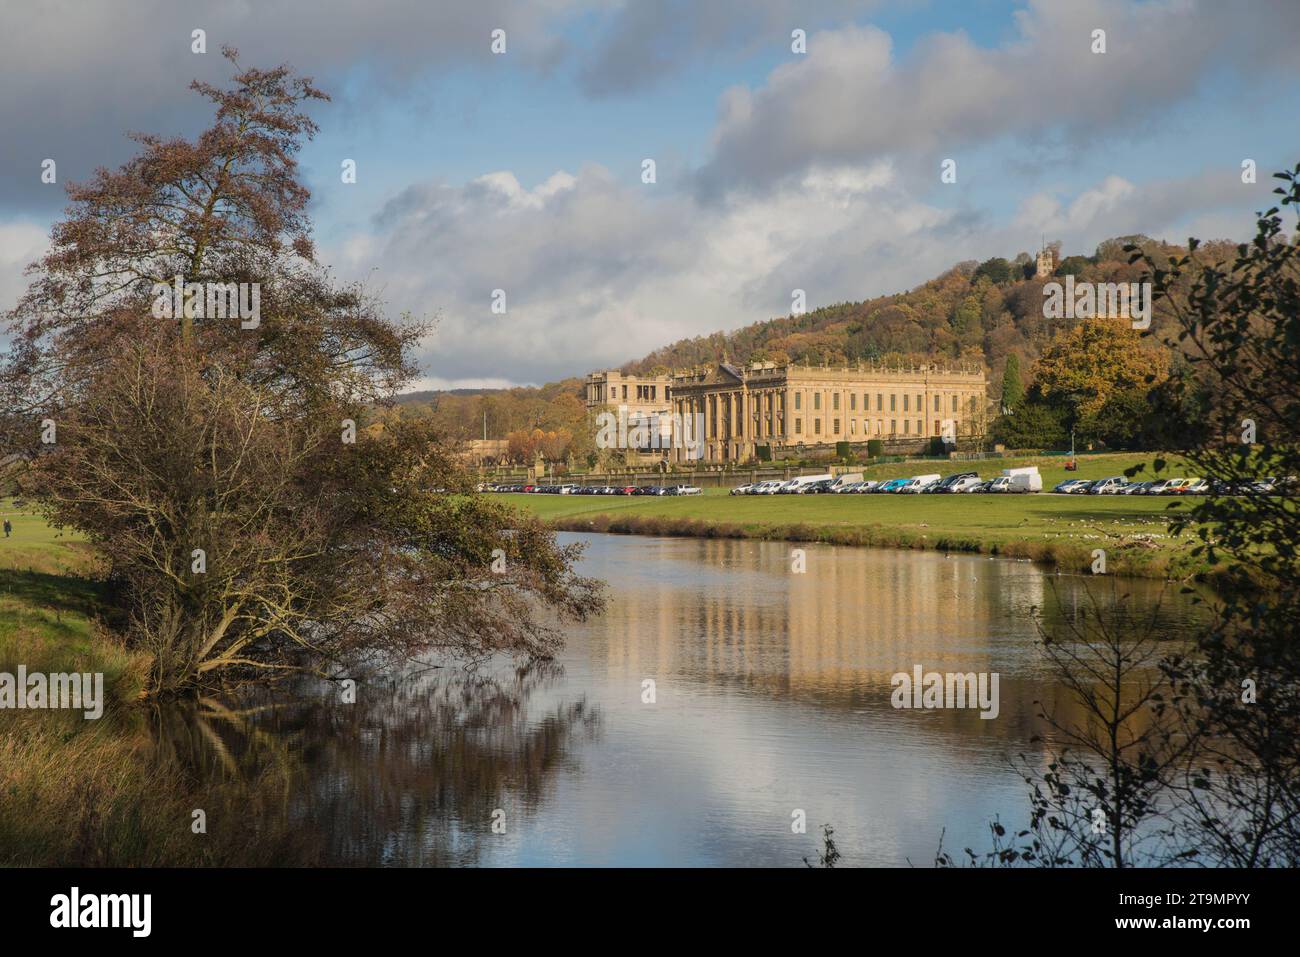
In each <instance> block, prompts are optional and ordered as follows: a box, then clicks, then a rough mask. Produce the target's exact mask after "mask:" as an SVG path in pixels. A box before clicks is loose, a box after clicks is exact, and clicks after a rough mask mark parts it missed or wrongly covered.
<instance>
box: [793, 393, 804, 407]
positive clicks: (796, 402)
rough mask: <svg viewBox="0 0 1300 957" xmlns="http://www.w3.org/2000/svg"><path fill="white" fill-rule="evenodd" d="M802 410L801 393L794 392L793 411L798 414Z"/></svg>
mask: <svg viewBox="0 0 1300 957" xmlns="http://www.w3.org/2000/svg"><path fill="white" fill-rule="evenodd" d="M802 408H803V393H802V392H796V393H795V394H794V410H795V411H796V412H798V411H799V410H800V409H802Z"/></svg>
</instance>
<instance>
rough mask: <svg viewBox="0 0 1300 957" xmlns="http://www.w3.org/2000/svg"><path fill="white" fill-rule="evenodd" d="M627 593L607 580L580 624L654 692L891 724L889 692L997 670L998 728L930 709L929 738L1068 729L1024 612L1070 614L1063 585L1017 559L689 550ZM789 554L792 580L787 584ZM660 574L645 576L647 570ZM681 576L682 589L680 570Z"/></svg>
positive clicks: (1070, 711)
mask: <svg viewBox="0 0 1300 957" xmlns="http://www.w3.org/2000/svg"><path fill="white" fill-rule="evenodd" d="M657 544H659V545H661V546H662V547H663V548H664V549H665V550H667V553H668V555H670V556H671V557H665V558H663V559H657V558H656V557H655V556H654V555H653V554H651V555H646V556H645V557H646V561H647V566H648V567H647V568H646V569H645V571H644V572H643V573H642V574H639V575H637V577H636V580H635V583H634V584H631V585H630V586H629V587H621V583H616V588H615V589H614V596H613V597H614V600H613V601H612V603H611V605H610V607H609V609H608V611H607V613H606V614H605V615H604V616H603V617H602V619H601V620H600V621H599V622H597V623H596V624H595V628H596V630H597V632H598V634H599V641H598V642H597V643H596V644H595V647H596V648H597V649H598V654H597V659H596V661H595V662H593V664H600V663H602V662H603V664H604V665H605V667H606V668H607V669H608V670H609V672H611V673H614V674H618V675H622V676H626V677H628V678H635V679H637V680H638V681H639V680H640V679H642V678H654V679H656V681H657V682H658V683H659V684H660V685H661V687H662V686H676V687H679V688H683V687H685V688H689V686H690V685H692V684H693V683H694V684H701V683H702V684H710V685H718V684H723V685H733V686H735V687H736V688H737V689H738V690H743V691H747V692H760V693H763V694H767V695H771V696H773V697H780V698H784V697H791V696H793V697H797V698H802V699H805V700H807V701H809V702H812V703H815V705H816V706H817V707H819V708H829V709H832V710H838V711H852V712H855V713H862V712H865V713H876V714H884V713H888V712H892V710H893V709H892V707H891V705H890V703H889V696H890V692H891V690H892V688H891V684H890V679H891V678H892V676H893V675H894V674H895V673H897V672H899V671H909V672H910V670H911V669H912V667H913V666H914V665H917V664H919V665H921V666H922V667H923V668H924V669H925V670H926V671H939V672H960V673H967V672H975V673H980V672H994V671H996V672H998V673H999V675H1000V695H1001V701H1002V707H1001V715H1000V718H999V719H998V720H995V721H981V720H980V719H979V718H978V717H977V715H976V712H975V711H973V710H965V711H955V710H947V711H939V712H934V713H929V714H927V715H925V716H924V717H923V718H922V720H926V721H928V722H930V723H929V724H927V725H926V727H927V728H930V729H932V730H935V731H942V732H945V733H954V734H959V735H963V736H964V735H968V734H970V733H979V734H992V735H995V736H998V737H1006V738H1008V739H1015V740H1019V741H1024V740H1026V739H1027V738H1028V737H1029V736H1030V735H1031V734H1033V733H1038V732H1040V731H1041V730H1042V726H1041V723H1040V721H1039V719H1038V713H1039V706H1038V705H1037V704H1036V702H1043V703H1045V704H1047V705H1049V706H1051V707H1055V708H1059V709H1060V712H1061V715H1062V716H1063V717H1067V718H1068V717H1072V716H1073V717H1081V716H1082V715H1081V712H1079V711H1078V708H1077V706H1076V705H1075V704H1074V702H1073V701H1072V700H1071V699H1070V698H1069V697H1068V696H1067V695H1065V694H1064V693H1063V692H1062V691H1061V689H1060V686H1059V684H1058V683H1057V681H1056V680H1055V678H1054V677H1053V675H1052V673H1051V671H1050V668H1049V667H1048V666H1047V663H1046V662H1045V661H1044V660H1043V658H1042V657H1041V655H1040V653H1039V652H1038V650H1037V648H1036V645H1035V642H1036V640H1037V628H1036V625H1035V623H1034V618H1033V611H1032V610H1033V609H1035V608H1037V609H1044V610H1045V613H1046V616H1047V620H1048V621H1049V622H1051V621H1053V620H1055V619H1056V618H1057V617H1059V614H1060V612H1061V611H1063V610H1065V609H1068V608H1069V607H1070V606H1071V605H1073V604H1074V603H1075V591H1077V590H1078V588H1079V587H1081V586H1080V585H1079V584H1078V583H1077V582H1070V581H1069V580H1065V581H1063V582H1061V594H1059V595H1058V594H1057V593H1056V591H1055V590H1054V589H1053V588H1052V587H1049V584H1048V582H1049V577H1050V576H1049V574H1048V573H1047V572H1045V571H1044V570H1043V569H1042V568H1040V567H1038V566H1035V565H1032V564H1029V563H1024V562H1009V561H1005V560H990V559H988V558H976V557H972V556H952V557H944V556H943V555H941V554H935V553H933V552H914V551H905V550H883V549H854V548H833V547H829V546H817V545H809V546H796V545H791V544H781V543H773V542H751V541H736V540H699V541H691V542H673V543H657ZM796 547H804V548H805V553H806V561H807V571H806V572H805V573H804V574H794V573H792V572H791V560H790V554H791V550H792V549H793V548H796ZM661 561H662V563H663V564H664V565H667V566H669V569H668V570H669V571H670V573H668V574H663V573H661V572H662V571H664V569H662V568H657V567H656V566H658V565H659V564H660V562H661ZM684 571H689V573H690V574H691V575H692V577H690V578H684V577H683V575H682V573H683V572H684Z"/></svg>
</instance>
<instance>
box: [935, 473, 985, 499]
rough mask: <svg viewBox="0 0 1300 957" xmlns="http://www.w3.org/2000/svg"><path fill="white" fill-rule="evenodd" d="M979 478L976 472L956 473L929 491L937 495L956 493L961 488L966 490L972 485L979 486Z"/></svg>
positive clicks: (937, 483)
mask: <svg viewBox="0 0 1300 957" xmlns="http://www.w3.org/2000/svg"><path fill="white" fill-rule="evenodd" d="M979 478H980V477H979V475H978V474H976V473H975V472H956V473H954V474H952V475H949V476H948V477H947V478H946V479H943V480H942V481H940V482H936V483H935V484H934V485H932V486H931V487H930V488H929V489H927V491H929V492H934V493H935V494H940V493H946V492H955V491H959V490H960V489H959V486H960V487H963V488H964V487H968V486H970V485H978V484H979Z"/></svg>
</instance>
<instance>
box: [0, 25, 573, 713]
mask: <svg viewBox="0 0 1300 957" xmlns="http://www.w3.org/2000/svg"><path fill="white" fill-rule="evenodd" d="M225 54H226V56H227V57H228V59H229V60H230V61H231V63H232V65H233V67H234V76H233V79H232V82H231V84H230V86H229V87H227V88H217V87H213V86H210V85H207V84H202V83H197V82H196V83H194V84H192V88H193V89H194V90H195V91H196V92H197V93H198V94H200V95H201V96H202V97H203V98H204V99H206V100H207V101H208V102H209V103H210V104H211V106H212V107H213V109H214V111H215V116H214V119H213V121H212V123H211V125H210V126H209V127H208V128H207V129H205V130H204V131H203V132H202V133H201V134H200V135H199V136H198V137H197V138H195V139H193V140H187V139H180V138H176V139H163V138H160V137H156V136H150V135H139V136H136V137H135V138H136V139H137V140H138V142H139V143H140V144H141V150H140V152H139V154H138V155H137V156H136V157H135V158H134V159H132V160H131V161H130V162H128V163H127V164H126V165H124V166H122V167H121V168H120V169H118V170H115V171H109V170H103V169H101V170H99V171H98V172H97V173H96V175H95V176H94V178H93V179H92V180H91V181H89V182H88V183H85V184H79V185H73V186H70V187H69V189H68V193H69V197H70V200H71V204H70V206H69V207H68V210H67V214H66V217H65V218H64V219H63V220H62V221H61V222H59V223H58V224H56V225H55V226H54V228H53V231H52V235H51V246H50V250H49V252H48V253H47V254H46V256H45V257H44V258H43V259H42V260H40V261H39V262H37V263H35V264H33V265H32V267H31V268H30V270H29V272H30V274H31V275H32V280H31V284H30V287H29V289H28V291H27V293H26V295H25V296H24V297H23V298H22V299H21V300H20V302H19V304H18V306H17V307H16V308H15V309H14V310H13V311H12V312H11V313H10V315H9V317H8V318H9V325H10V331H11V337H12V346H11V351H10V353H9V354H8V356H6V358H5V361H4V364H3V367H2V368H0V389H2V390H3V401H4V408H5V410H6V414H5V416H4V417H3V422H0V426H2V427H3V428H4V430H5V433H6V434H5V435H4V436H3V439H4V441H5V446H6V448H7V449H10V450H14V451H17V452H19V453H20V454H21V458H22V459H23V460H24V461H26V462H27V467H26V469H25V474H24V475H23V476H22V482H23V486H24V488H25V490H26V491H27V493H28V494H29V495H31V496H32V497H33V498H34V499H35V500H36V501H37V502H39V503H40V505H41V506H42V507H43V509H44V511H45V512H46V514H47V516H48V518H49V519H50V520H51V521H52V522H53V523H54V524H56V525H58V526H61V527H67V528H72V529H76V530H77V531H79V532H81V533H83V534H85V535H86V536H87V537H88V538H89V539H90V540H91V541H92V542H93V543H94V544H95V546H96V547H97V548H98V550H99V552H100V553H101V554H102V555H103V558H104V575H105V577H106V579H107V580H108V582H109V583H110V585H111V594H112V596H113V599H114V601H115V602H116V603H117V604H118V605H120V607H121V610H122V612H123V616H122V617H123V620H125V621H128V622H129V625H128V626H127V628H128V640H129V641H131V642H132V643H134V644H135V645H137V646H140V647H144V648H147V649H148V650H149V651H150V652H151V653H152V656H153V662H154V667H153V675H152V676H151V681H150V686H151V688H152V689H153V690H154V691H155V692H172V691H178V690H182V689H186V688H191V687H194V686H196V685H200V684H207V683H213V682H215V681H218V680H221V679H223V678H224V677H226V676H227V675H234V676H242V677H248V676H268V675H273V674H278V673H283V672H286V671H293V670H300V669H303V668H310V669H313V670H317V671H320V672H321V673H331V671H332V666H333V665H334V664H336V663H338V662H340V661H342V660H344V659H347V658H349V657H353V656H356V655H362V654H367V653H373V652H392V653H399V654H413V653H417V652H423V651H427V650H431V649H444V650H449V651H454V652H461V653H468V654H479V653H490V652H496V651H504V652H510V653H518V654H523V655H529V656H546V655H549V654H550V653H552V652H553V651H554V650H555V648H556V647H557V646H558V644H559V641H560V632H559V631H558V629H557V627H556V626H555V623H554V621H553V615H554V613H556V612H558V613H560V614H561V615H573V616H578V617H582V616H585V615H586V614H588V613H589V612H591V611H592V610H593V609H594V608H596V607H598V605H599V594H598V585H597V584H596V583H594V582H592V581H590V580H587V579H583V578H581V577H579V576H577V575H575V573H574V571H573V568H572V563H573V560H574V559H575V557H576V553H575V551H574V550H573V549H569V548H563V547H560V546H558V545H557V543H556V542H555V541H554V539H553V537H552V536H551V535H550V534H549V533H547V532H546V531H545V530H544V529H543V528H542V527H541V526H540V525H539V524H537V523H536V522H535V521H532V520H529V519H525V518H523V517H521V516H519V515H517V514H515V513H514V512H513V511H512V510H510V509H508V508H506V507H504V506H502V505H501V504H499V503H497V502H494V501H489V500H487V498H486V497H484V496H475V495H474V494H473V490H472V486H471V485H470V482H469V478H468V476H467V475H466V474H465V472H464V471H463V470H462V469H461V467H460V466H459V465H458V462H457V459H456V457H455V455H454V449H453V448H452V447H450V446H449V445H448V444H447V443H446V442H445V441H444V440H443V439H442V437H441V436H440V435H439V434H437V432H436V431H435V430H434V428H433V427H432V426H430V425H429V424H428V423H427V422H419V421H413V422H402V421H397V422H393V423H389V424H388V425H387V426H386V427H385V428H382V429H377V428H371V429H367V428H366V424H367V420H368V416H370V414H371V412H372V410H373V409H374V408H375V407H376V404H378V403H383V402H384V401H385V400H386V399H388V398H390V397H391V396H392V395H393V394H394V393H395V392H396V391H397V390H399V389H400V388H401V387H403V386H404V385H407V384H408V383H409V382H410V381H411V380H412V379H413V378H414V376H415V375H416V372H417V369H416V367H415V365H414V363H413V361H412V359H411V354H412V350H413V348H414V347H415V345H416V344H417V343H418V342H419V341H420V339H421V337H422V336H423V335H424V333H425V332H426V331H427V328H428V327H427V324H426V323H424V322H419V321H415V320H413V319H412V318H411V317H410V316H404V317H403V318H402V319H401V320H393V319H390V318H389V317H388V316H387V315H386V314H385V312H384V310H383V309H382V308H381V304H380V303H378V302H377V301H376V300H375V299H374V298H373V297H371V296H369V295H367V293H366V291H365V290H364V289H363V288H360V287H358V286H340V285H338V284H337V283H336V282H335V281H333V280H332V279H331V277H330V275H329V273H328V271H327V270H326V269H325V268H324V267H323V266H322V265H321V264H320V263H318V262H317V261H316V258H315V251H314V248H313V245H312V242H311V239H310V222H309V220H308V217H307V212H306V210H307V205H308V200H309V193H308V190H307V189H306V187H305V186H304V185H303V184H302V182H301V181H300V179H299V173H298V166H297V160H296V156H297V154H298V152H299V150H300V148H301V146H302V145H303V142H304V141H305V140H307V139H309V138H310V137H311V136H312V135H313V134H314V132H315V131H316V125H315V124H314V122H313V121H312V120H311V119H310V117H309V116H308V115H307V113H306V112H305V109H306V107H307V106H309V105H310V104H312V103H314V102H321V101H325V100H327V99H328V98H327V97H326V95H325V94H324V93H323V92H321V91H320V90H318V89H317V88H316V87H315V86H314V85H313V84H312V83H311V81H310V80H309V79H306V78H302V77H297V76H295V75H294V74H293V73H292V72H291V71H290V70H289V69H288V68H286V67H279V68H276V69H272V70H260V69H244V68H241V67H240V66H239V65H238V62H237V55H236V53H235V51H233V50H227V51H225ZM178 277H179V278H178ZM164 287H166V288H169V289H172V290H175V289H176V288H178V287H179V288H180V290H181V292H179V293H175V292H173V293H172V294H170V295H169V294H165V293H164ZM213 290H215V295H214V293H213ZM227 291H228V292H229V295H230V297H231V298H229V299H227V300H225V301H223V295H224V294H225V293H226V292H227ZM236 305H242V306H245V307H249V306H251V307H253V308H252V309H248V308H245V309H244V310H243V311H242V312H241V311H240V310H238V309H237V308H236ZM227 307H228V308H227Z"/></svg>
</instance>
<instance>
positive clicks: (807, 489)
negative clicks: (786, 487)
mask: <svg viewBox="0 0 1300 957" xmlns="http://www.w3.org/2000/svg"><path fill="white" fill-rule="evenodd" d="M834 485H835V480H834V479H822V480H821V481H820V482H805V483H804V484H803V485H800V486H799V487H797V488H795V489H794V490H793V491H794V494H795V495H826V494H828V493H830V492H831V491H833V488H834Z"/></svg>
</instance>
